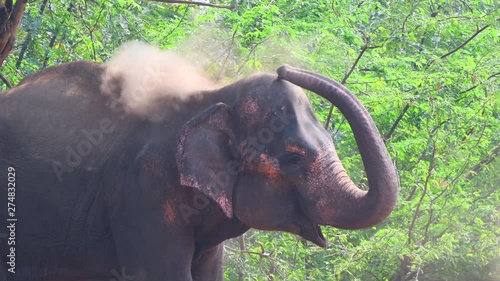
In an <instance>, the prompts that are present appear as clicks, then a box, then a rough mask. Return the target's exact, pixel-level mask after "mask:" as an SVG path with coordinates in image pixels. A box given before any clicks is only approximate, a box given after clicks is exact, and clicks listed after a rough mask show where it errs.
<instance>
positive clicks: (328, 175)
mask: <svg viewBox="0 0 500 281" xmlns="http://www.w3.org/2000/svg"><path fill="white" fill-rule="evenodd" d="M107 67H108V66H107V65H106V64H102V63H97V62H89V61H78V62H70V63H64V64H60V65H58V66H52V67H48V68H46V69H43V70H41V71H39V72H37V73H34V74H31V75H28V76H27V77H25V78H24V79H23V80H22V81H21V82H20V83H19V84H18V85H17V86H16V87H15V88H13V89H10V90H7V91H5V92H2V93H1V94H0V142H1V143H0V152H1V154H0V171H1V172H0V175H2V176H1V177H0V178H1V182H2V184H1V188H0V191H1V192H2V195H1V198H2V199H1V201H2V202H7V200H8V199H9V198H10V199H12V202H11V201H8V202H11V203H12V204H13V205H12V207H15V210H14V209H12V210H9V211H8V210H7V208H6V207H5V205H4V204H2V207H1V208H0V222H1V224H2V227H1V230H0V232H4V231H6V228H5V223H6V222H7V224H8V225H10V224H11V223H13V225H14V226H13V227H11V228H9V229H7V231H9V233H8V234H7V235H4V236H3V238H2V237H0V249H1V253H2V254H1V256H0V264H1V265H0V267H3V268H2V269H1V270H0V272H3V273H2V274H4V275H5V276H0V279H1V280H18V281H21V280H30V281H33V280H102V281H104V280H106V281H107V280H111V279H113V278H115V280H149V281H151V280H162V281H165V280H172V281H173V280H175V281H203V280H207V281H208V280H210V281H214V280H216V281H217V280H219V281H220V280H223V267H222V259H223V242H224V241H225V240H227V239H230V238H234V237H237V236H240V235H242V234H243V233H245V232H246V231H247V230H249V229H250V228H254V229H259V230H270V231H283V232H288V233H292V234H296V235H298V236H300V237H302V238H304V239H305V240H307V241H310V242H312V243H314V244H316V245H318V246H320V247H325V246H326V245H327V241H326V239H325V237H324V236H323V234H322V231H321V228H320V226H332V227H336V228H341V229H361V228H367V227H372V226H374V225H376V224H378V223H380V222H381V221H383V220H384V219H385V218H386V217H387V216H389V214H390V213H391V211H392V209H393V208H394V206H395V203H396V199H397V194H398V188H399V183H398V180H397V175H396V169H395V167H394V165H393V163H392V161H391V158H390V156H389V153H388V151H387V149H386V147H385V144H384V142H383V140H382V138H381V136H380V134H379V132H378V130H377V127H376V126H375V123H374V121H373V119H372V117H371V116H370V114H369V113H368V111H367V110H366V109H365V107H364V106H363V105H362V104H361V102H360V101H359V100H358V99H357V98H356V97H355V96H354V94H352V93H351V92H350V91H349V90H348V89H347V88H346V87H344V86H343V85H342V84H340V83H338V82H336V81H334V80H333V79H330V78H327V77H325V76H322V75H320V74H317V73H314V72H309V71H306V70H302V69H299V68H294V67H291V66H288V65H283V66H281V67H280V68H279V69H278V70H277V73H276V74H273V73H257V74H253V75H251V76H248V77H246V78H243V79H241V80H239V81H236V82H234V83H231V84H228V85H225V86H220V87H216V88H214V89H207V90H200V91H199V92H196V93H192V94H191V95H188V96H187V97H185V98H178V97H176V98H172V97H167V96H165V97H163V98H162V97H158V98H156V99H155V100H154V102H153V103H152V106H153V107H154V108H155V110H160V112H162V114H163V115H162V116H161V118H147V117H146V116H141V115H140V114H135V113H134V112H131V111H127V109H126V106H125V105H124V103H123V102H122V100H121V99H120V95H121V92H120V91H121V90H122V88H121V87H122V85H123V83H124V81H123V77H122V78H120V77H114V78H116V79H114V80H113V79H112V81H111V82H109V83H110V84H109V85H113V87H112V89H111V90H110V93H111V94H110V93H106V94H105V93H103V91H104V90H103V87H102V85H103V83H104V82H103V81H104V80H103V79H104V78H103V77H104V76H103V75H104V73H105V72H106V70H107ZM303 89H307V90H310V91H312V92H314V93H316V94H317V95H320V96H322V97H324V98H326V99H327V100H328V101H330V102H331V103H332V104H334V105H335V106H336V107H337V108H338V109H339V110H340V112H341V113H342V114H343V115H344V116H345V118H346V119H347V121H348V122H349V124H350V126H351V128H352V131H353V134H354V136H355V139H356V143H357V145H358V148H359V152H360V155H361V158H362V161H363V164H364V168H365V172H366V176H367V180H368V186H369V188H368V190H363V189H360V188H358V187H357V185H355V183H354V182H353V181H352V180H351V179H350V177H349V176H348V175H347V172H346V170H345V169H344V167H343V166H342V163H341V161H340V160H339V156H338V155H337V152H336V149H335V147H334V144H333V140H332V137H331V135H330V133H329V132H328V131H327V130H326V129H324V128H323V126H322V125H321V124H320V122H319V121H318V120H317V118H316V117H315V114H314V112H313V110H312V107H311V103H310V101H309V99H308V98H307V96H306V94H305V92H304V90H303ZM174 105H175V106H174ZM8 171H14V172H15V175H13V174H11V175H10V176H9V177H10V178H9V181H12V182H13V183H14V185H15V189H10V190H7V186H6V184H5V183H6V178H7V177H8V175H7V173H8ZM11 186H12V185H11ZM8 192H13V193H9V194H10V195H13V196H10V195H9V198H6V194H8ZM10 199H9V200H10ZM12 218H15V219H17V220H16V221H14V222H11V220H9V219H12ZM11 230H12V231H11ZM13 233H14V234H13ZM12 235H14V236H12ZM6 237H7V238H9V239H10V240H9V239H7V238H6ZM12 237H13V238H12ZM11 241H14V244H9V243H8V242H11ZM5 253H7V254H5ZM9 253H14V256H15V257H14V258H12V257H10V258H9V257H8V256H7V255H8V254H9ZM11 256H12V255H11ZM14 271H15V273H14ZM117 276H120V278H121V279H118V277H117Z"/></svg>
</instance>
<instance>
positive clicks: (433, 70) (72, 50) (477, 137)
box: [3, 0, 500, 280]
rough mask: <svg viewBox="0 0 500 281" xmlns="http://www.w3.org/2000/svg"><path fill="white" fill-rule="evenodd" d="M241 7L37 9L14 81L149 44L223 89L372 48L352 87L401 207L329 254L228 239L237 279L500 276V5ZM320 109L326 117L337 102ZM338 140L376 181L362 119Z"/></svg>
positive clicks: (50, 5)
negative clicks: (380, 143) (393, 174)
mask: <svg viewBox="0 0 500 281" xmlns="http://www.w3.org/2000/svg"><path fill="white" fill-rule="evenodd" d="M226 2H228V1H226ZM232 3H233V4H234V5H235V8H234V9H233V10H227V9H215V8H209V7H199V6H189V7H188V6H184V5H167V4H165V3H151V2H147V1H133V0H120V1H113V2H110V1H104V0H94V1H83V0H80V1H70V2H68V3H66V2H56V1H43V2H41V3H37V2H31V3H29V5H28V8H27V10H26V13H25V16H24V19H23V22H22V28H21V30H20V31H19V36H18V41H17V44H16V47H15V49H14V51H13V52H12V54H11V55H10V57H9V58H8V60H7V61H6V62H5V64H4V67H3V74H4V75H5V76H6V77H8V78H9V79H10V80H11V82H12V83H13V84H16V83H17V82H18V81H19V80H20V79H21V78H22V77H24V76H25V75H27V74H29V73H32V72H35V71H37V70H39V69H41V68H43V67H46V66H49V65H54V64H59V63H62V62H67V61H74V60H80V59H88V60H96V61H106V60H107V59H108V58H109V57H110V56H111V54H112V53H113V51H114V50H115V49H116V48H117V47H118V46H119V45H120V44H121V43H123V42H126V41H129V40H135V39H137V40H142V41H146V42H150V43H152V44H155V45H159V46H161V47H164V48H176V49H177V50H178V51H179V52H181V53H184V54H187V55H189V56H190V57H191V58H192V59H193V60H195V61H197V62H199V63H201V64H203V65H204V66H205V68H206V69H207V71H208V73H209V74H210V75H212V76H213V77H214V78H215V79H218V80H222V81H228V80H234V79H239V78H241V77H243V76H245V75H247V74H249V73H252V72H254V71H274V70H275V69H276V67H277V66H279V65H280V64H283V63H288V64H293V65H296V66H300V67H303V68H307V69H309V70H312V71H317V72H320V73H322V74H325V75H327V76H330V77H333V78H335V79H337V80H339V81H341V80H342V79H343V78H344V77H345V76H346V73H348V72H349V70H350V69H351V67H353V65H354V64H355V62H356V61H357V59H358V57H359V56H360V54H361V52H362V50H363V48H364V47H365V46H366V50H365V52H364V53H363V55H362V56H361V57H360V58H359V61H358V62H357V64H356V65H355V66H354V69H353V71H352V73H351V74H350V75H349V76H348V77H347V80H346V83H345V84H346V86H347V87H348V88H349V89H350V90H351V91H353V92H354V93H356V94H357V96H358V97H359V98H360V99H361V101H362V102H363V103H364V104H365V106H366V107H367V109H368V111H369V112H370V113H371V114H372V116H373V118H374V120H375V122H376V124H377V126H378V128H379V131H380V133H381V135H382V136H385V137H387V140H386V144H387V147H388V149H389V152H390V154H391V155H392V157H393V159H394V162H395V164H396V166H397V168H398V172H399V176H400V182H401V191H400V198H399V202H398V204H397V207H396V209H395V211H394V212H393V214H392V215H391V216H390V218H389V219H387V220H386V221H385V222H384V223H382V224H381V225H379V226H377V227H374V228H372V229H367V230H361V231H344V230H338V229H334V228H328V227H325V228H323V230H324V231H325V233H326V236H327V237H328V239H329V241H330V246H329V247H328V248H326V249H318V248H317V247H315V246H312V245H310V244H309V243H307V242H304V241H302V240H300V239H299V238H297V237H295V236H292V235H289V234H285V233H274V232H260V231H254V230H252V231H250V232H248V233H247V234H246V235H245V236H244V238H242V239H241V240H240V241H236V240H234V241H230V242H229V243H227V245H226V259H225V264H226V269H225V276H226V279H227V280H396V278H398V279H397V280H486V279H488V278H490V279H491V278H499V275H500V272H499V268H498V266H499V264H500V257H499V252H498V247H499V245H498V237H499V235H500V231H499V227H498V225H499V218H500V215H499V211H498V202H500V193H499V192H498V182H499V181H500V177H499V174H498V171H500V161H499V160H498V156H499V155H500V135H499V132H500V126H499V125H500V124H499V123H500V121H499V117H500V115H499V114H500V112H499V109H500V98H499V97H500V95H499V94H498V93H500V83H499V82H498V81H499V80H498V79H499V77H500V48H499V46H500V44H499V43H500V28H499V25H498V23H499V19H500V14H499V13H498V10H499V8H500V6H499V4H498V2H497V1H337V0H335V1H323V0H317V1H284V0H274V1H273V0H258V1H232ZM221 4H228V3H221ZM310 99H311V101H312V103H313V107H314V109H315V112H316V114H317V117H318V119H319V120H320V121H322V122H324V121H325V120H326V119H327V116H328V112H329V108H330V105H329V104H328V103H327V102H325V100H323V99H321V98H319V97H317V96H316V95H313V94H311V95H310ZM328 130H329V131H330V132H331V134H332V137H333V139H334V141H335V144H336V147H337V149H338V151H339V155H340V156H341V158H342V161H343V163H344V166H345V167H346V168H347V170H348V171H349V172H350V175H351V176H352V177H353V178H354V179H355V181H357V182H360V183H361V184H362V185H366V183H367V181H366V177H365V175H364V173H363V169H362V163H361V161H360V157H359V155H358V152H357V148H356V144H355V141H354V138H353V137H352V134H351V133H350V128H349V125H348V124H347V122H346V121H345V120H344V118H343V117H342V115H341V114H339V113H338V112H336V111H335V110H334V112H333V116H332V120H331V123H330V126H329V127H328ZM401 276H402V277H401Z"/></svg>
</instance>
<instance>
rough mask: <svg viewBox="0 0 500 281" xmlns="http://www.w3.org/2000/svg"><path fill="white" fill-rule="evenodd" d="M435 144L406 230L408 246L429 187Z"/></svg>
mask: <svg viewBox="0 0 500 281" xmlns="http://www.w3.org/2000/svg"><path fill="white" fill-rule="evenodd" d="M436 150H437V148H436V144H434V145H433V146H432V155H431V160H430V163H429V168H428V169H427V176H426V178H425V183H424V190H423V191H422V196H420V200H419V201H418V204H417V209H416V210H415V214H414V215H413V219H412V220H411V224H410V228H409V230H408V242H407V243H408V244H411V237H412V234H413V228H414V227H415V221H416V220H417V216H418V214H419V212H420V207H421V206H422V202H423V201H424V197H425V195H426V194H427V188H428V187H429V181H430V178H431V175H432V171H433V170H434V158H435V156H436Z"/></svg>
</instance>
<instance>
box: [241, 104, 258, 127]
mask: <svg viewBox="0 0 500 281" xmlns="http://www.w3.org/2000/svg"><path fill="white" fill-rule="evenodd" d="M260 111H261V110H260V108H259V104H258V103H257V100H256V99H255V98H253V97H248V98H246V99H245V101H244V102H243V106H242V111H241V117H242V118H243V119H245V120H247V121H248V125H249V126H253V125H255V124H258V122H260V118H259V117H258V115H259V114H258V113H259V112H260Z"/></svg>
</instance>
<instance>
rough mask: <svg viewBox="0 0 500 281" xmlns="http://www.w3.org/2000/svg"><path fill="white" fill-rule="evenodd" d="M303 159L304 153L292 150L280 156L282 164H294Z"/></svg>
mask: <svg viewBox="0 0 500 281" xmlns="http://www.w3.org/2000/svg"><path fill="white" fill-rule="evenodd" d="M303 159H304V155H302V154H299V153H295V152H290V153H287V154H285V155H283V156H282V157H281V158H280V162H281V164H282V165H293V164H299V163H300V162H301V161H302V160H303Z"/></svg>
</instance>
